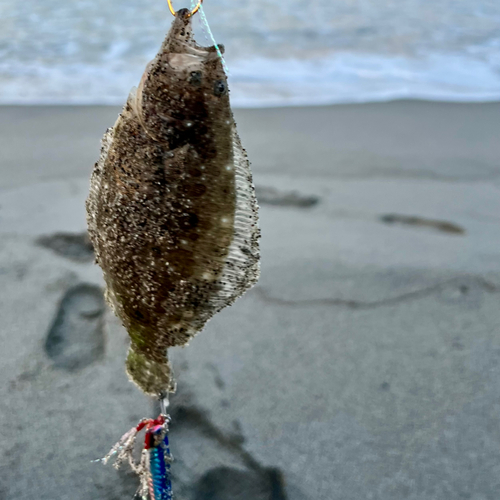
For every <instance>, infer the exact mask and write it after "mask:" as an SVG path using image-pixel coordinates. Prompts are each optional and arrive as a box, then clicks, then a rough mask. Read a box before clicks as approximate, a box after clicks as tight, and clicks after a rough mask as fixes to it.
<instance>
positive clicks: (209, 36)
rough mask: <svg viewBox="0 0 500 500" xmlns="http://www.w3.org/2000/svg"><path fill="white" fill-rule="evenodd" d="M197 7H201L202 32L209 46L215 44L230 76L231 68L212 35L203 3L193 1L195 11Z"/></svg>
mask: <svg viewBox="0 0 500 500" xmlns="http://www.w3.org/2000/svg"><path fill="white" fill-rule="evenodd" d="M197 5H199V9H198V10H199V12H200V18H201V21H202V22H201V23H200V25H201V31H202V32H203V35H204V36H205V39H206V40H207V42H208V43H209V44H213V45H214V47H215V50H216V52H217V55H218V56H219V57H220V59H221V61H222V67H223V68H224V73H226V75H227V76H229V68H228V67H227V64H226V60H225V59H224V56H223V55H222V51H221V50H220V47H219V44H218V43H217V42H216V41H215V37H214V34H213V33H212V30H211V29H210V25H209V24H208V19H207V16H206V15H205V10H204V9H203V5H202V3H201V2H200V3H198V1H197V0H191V9H194V8H195V7H196V6H197Z"/></svg>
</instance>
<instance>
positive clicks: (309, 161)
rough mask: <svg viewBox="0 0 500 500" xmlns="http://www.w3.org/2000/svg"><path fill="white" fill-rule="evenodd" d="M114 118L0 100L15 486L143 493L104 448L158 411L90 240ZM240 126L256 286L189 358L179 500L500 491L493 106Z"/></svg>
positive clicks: (0, 223) (499, 147)
mask: <svg viewBox="0 0 500 500" xmlns="http://www.w3.org/2000/svg"><path fill="white" fill-rule="evenodd" d="M118 112H119V109H118V108H113V107H2V108H0V279H1V283H2V285H3V286H2V287H1V289H0V318H1V319H2V328H1V329H0V336H1V346H2V348H1V351H0V352H1V354H0V376H1V378H2V380H3V381H4V382H3V384H1V385H0V398H1V401H2V407H1V410H0V424H1V425H2V428H3V429H6V432H4V433H3V437H0V469H1V470H2V474H1V475H0V498H6V499H10V498H22V499H23V500H31V499H37V500H53V499H55V498H72V499H74V500H90V499H95V498H102V499H122V498H123V499H126V498H132V496H133V493H134V491H135V487H136V479H135V478H134V477H133V476H132V475H131V474H128V473H126V472H125V471H124V472H122V473H117V472H116V471H114V470H113V469H112V468H111V467H107V468H105V467H102V466H101V465H99V464H95V463H91V462H90V461H91V460H92V459H95V458H98V457H99V456H102V455H104V454H105V453H106V452H107V451H108V448H109V447H110V446H111V445H112V444H113V443H114V442H115V441H116V440H117V439H118V438H119V437H120V436H121V435H122V434H123V433H124V432H125V431H126V430H127V429H128V428H130V427H131V426H133V425H134V424H135V423H136V422H137V421H138V420H139V419H140V418H142V417H143V416H147V415H152V414H153V412H154V411H155V409H154V408H153V405H152V403H151V402H150V401H149V400H148V399H147V398H146V397H144V396H143V395H141V394H140V393H139V391H138V390H137V389H136V388H135V387H134V386H133V385H132V384H130V383H129V382H128V380H127V378H126V375H125V373H124V357H125V352H126V349H127V338H126V335H125V333H124V331H123V329H122V328H121V326H120V325H119V324H118V322H117V320H116V319H115V318H113V317H112V315H111V314H110V313H109V312H106V310H105V309H104V308H103V307H102V302H101V301H100V299H99V297H100V295H99V294H100V287H101V286H102V280H101V276H100V270H99V268H97V267H96V266H94V265H93V264H92V263H91V261H90V258H91V257H90V256H89V249H88V245H87V242H86V240H85V238H84V232H85V214H84V200H85V197H86V194H87V189H88V177H89V175H90V170H91V167H92V164H93V163H94V162H95V160H96V159H97V157H98V153H99V140H100V137H101V135H102V133H103V132H104V130H105V129H106V127H108V126H111V125H112V124H113V123H114V121H115V119H116V116H117V113H118ZM236 117H237V121H238V124H239V129H240V135H241V137H242V141H243V143H244V145H245V147H246V148H247V150H248V152H249V156H250V158H251V160H252V163H253V170H254V176H255V183H256V185H257V188H258V195H260V198H261V226H262V234H263V236H262V278H261V281H260V282H259V284H258V285H257V287H255V288H254V289H253V290H252V291H250V292H249V293H248V294H247V295H246V296H245V297H244V298H243V299H241V300H239V301H238V302H237V303H236V304H235V305H234V307H231V308H229V309H227V310H225V311H223V312H222V313H221V314H219V315H218V316H217V317H216V318H214V319H213V320H212V321H211V322H210V323H209V325H208V327H207V328H206V330H205V331H204V332H202V333H201V334H200V335H199V336H198V337H197V338H196V339H194V340H193V341H192V342H191V345H190V346H189V347H188V348H186V349H177V350H176V351H175V352H174V356H173V357H174V364H175V369H176V373H177V378H178V382H179V389H178V394H177V395H176V396H175V397H174V398H173V400H172V405H171V412H172V416H173V423H172V431H171V434H172V437H171V444H172V450H173V454H174V456H175V458H176V461H175V463H174V466H173V471H174V487H175V489H176V492H177V495H178V496H177V498H179V499H181V498H182V499H186V500H208V499H209V498H218V499H221V500H230V499H233V498H236V495H237V494H240V493H242V494H243V496H242V497H241V498H248V499H249V500H250V499H251V500H261V499H262V500H264V499H269V500H284V499H287V500H299V499H301V500H302V499H311V500H313V499H314V500H323V499H324V500H332V499H337V498H338V499H342V500H351V499H352V500H359V499H361V498H370V499H374V500H379V499H380V500H392V499H394V500H401V499H402V498H407V499H411V500H442V499H443V498H471V499H477V500H479V499H481V500H483V499H488V500H489V499H492V500H493V499H495V500H496V498H497V496H498V493H497V492H498V488H499V484H498V481H499V480H498V463H500V425H499V420H498V414H499V409H498V401H499V400H500V335H499V332H500V314H499V300H500V162H499V161H498V158H500V141H499V140H498V135H499V134H498V131H499V130H500V103H489V104H450V103H429V102H417V101H414V102H412V101H399V102H391V103H379V104H363V105H341V106H332V107H317V108H312V107H311V108H288V109H286V108H285V109H262V110H236ZM72 235H76V236H72ZM125 469H126V468H125ZM211 495H212V496H211ZM213 495H216V496H215V497H214V496H213Z"/></svg>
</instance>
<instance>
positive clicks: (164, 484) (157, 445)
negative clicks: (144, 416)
mask: <svg viewBox="0 0 500 500" xmlns="http://www.w3.org/2000/svg"><path fill="white" fill-rule="evenodd" d="M148 434H149V435H150V436H151V439H148ZM149 446H150V447H149ZM145 449H147V450H148V455H149V456H148V461H147V462H148V467H147V469H148V471H149V481H148V482H149V496H150V500H172V498H173V495H172V481H171V479H170V462H171V461H172V456H171V455H170V448H169V444H168V435H167V433H166V431H165V428H164V426H163V425H161V426H160V425H158V426H155V427H153V428H151V429H149V430H148V431H146V443H145Z"/></svg>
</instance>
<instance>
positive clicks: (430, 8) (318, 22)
mask: <svg viewBox="0 0 500 500" xmlns="http://www.w3.org/2000/svg"><path fill="white" fill-rule="evenodd" d="M188 5H189V1H188V0H185V1H184V2H183V1H181V0H175V6H176V8H181V7H184V6H188ZM204 6H205V13H206V16H207V18H208V21H209V23H210V26H211V29H212V31H213V33H214V35H215V38H216V40H217V42H219V43H223V44H224V45H225V46H226V60H227V65H228V67H229V71H230V87H231V90H232V92H231V97H232V102H233V104H234V105H236V106H246V107H257V106H282V105H306V104H326V103H338V102H363V101H375V100H386V99H393V98H402V97H408V98H425V99H439V100H452V101H487V100H498V99H500V1H499V0H434V1H432V2H431V1H429V0H288V1H285V0H251V1H246V2H241V1H236V0H205V4H204ZM197 17H199V16H197ZM171 21H172V17H171V15H170V13H169V11H168V7H167V3H166V0H120V1H117V0H108V1H106V2H103V1H102V0H99V1H98V0H66V1H63V0H22V1H21V0H1V2H0V103H3V104H14V103H25V104H33V103H61V104H64V103H82V104H87V103H95V104H98V103H106V104H121V103H123V102H124V99H125V97H126V95H127V94H128V92H129V90H130V88H131V87H132V86H134V85H137V84H138V82H139V80H140V77H141V74H142V72H143V69H144V67H145V65H146V63H147V62H148V61H149V60H150V59H151V58H153V57H154V55H155V53H156V51H157V49H158V47H159V46H160V43H161V41H162V39H163V37H164V35H165V33H166V31H167V30H168V27H169V25H170V23H171ZM195 26H196V32H197V39H198V41H199V43H203V44H208V43H209V42H208V41H207V40H205V36H204V29H203V26H202V24H201V23H200V22H199V21H196V22H195Z"/></svg>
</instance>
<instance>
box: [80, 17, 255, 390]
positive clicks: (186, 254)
mask: <svg viewBox="0 0 500 500" xmlns="http://www.w3.org/2000/svg"><path fill="white" fill-rule="evenodd" d="M191 19H192V18H191V16H190V15H189V11H188V10H187V9H182V10H180V11H178V12H177V14H176V17H175V19H174V21H173V24H172V27H171V29H170V32H169V33H168V35H167V37H166V39H165V41H164V42H163V44H162V46H161V48H160V51H159V52H158V54H157V56H156V57H155V59H154V60H153V61H151V62H150V63H149V64H148V66H147V67H146V71H145V73H144V75H143V77H142V80H141V82H140V85H139V87H138V89H137V90H136V91H134V90H133V91H132V92H131V94H130V95H129V98H128V100H127V103H126V105H125V107H124V109H123V110H122V113H121V114H120V116H119V117H118V120H117V121H116V123H115V125H114V126H113V128H111V129H108V131H107V132H106V134H105V135H104V137H103V140H102V149H101V157H100V159H99V161H98V162H97V163H96V165H95V167H94V170H93V173H92V177H91V186H90V194H89V197H88V199H87V203H86V206H87V222H88V228H89V235H90V238H91V241H92V244H93V246H94V249H95V254H96V261H97V263H98V264H99V265H100V266H101V268H102V270H103V275H104V280H105V282H106V299H107V301H108V303H109V304H110V305H111V307H112V308H113V310H114V312H115V314H116V315H117V316H118V317H119V318H120V320H121V321H122V323H123V325H124V326H125V328H126V329H127V331H128V333H129V335H130V339H131V345H130V349H129V353H128V357H127V362H126V366H127V372H128V374H129V376H130V378H131V379H132V380H133V381H134V382H135V383H136V384H137V385H138V386H139V387H140V388H141V389H142V390H143V391H144V392H146V393H148V394H152V395H158V394H160V393H163V392H165V391H171V390H173V377H172V372H171V367H170V364H169V361H168V357H167V349H168V348H169V347H172V346H180V345H185V344H186V343H187V342H188V341H189V340H190V339H191V338H192V337H193V336H194V335H195V334H196V333H198V332H199V331H200V330H202V329H203V327H204V325H205V323H206V322H207V321H208V320H209V319H210V318H211V317H212V316H213V315H214V314H215V313H217V312H218V311H219V310H221V309H222V308H223V307H225V306H228V305H230V304H232V303H233V302H234V301H235V300H236V299H237V298H238V297H239V296H241V295H242V294H243V293H244V292H245V291H246V290H248V289H249V288H250V287H251V286H253V285H254V284H255V283H256V281H257V280H258V277H259V245H258V239H259V236H260V232H259V228H258V206H257V202H256V198H255V190H254V186H253V183H252V174H251V171H250V165H249V162H248V159H247V156H246V153H245V151H244V149H243V148H242V146H241V143H240V139H239V137H238V133H237V131H236V125H235V122H234V118H233V115H232V112H231V108H230V103H229V91H228V86H227V78H226V74H225V72H224V68H223V63H222V61H221V58H220V57H219V56H218V54H217V50H216V48H215V47H201V46H199V45H198V44H197V43H196V42H195V41H194V38H193V34H192V27H191Z"/></svg>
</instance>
